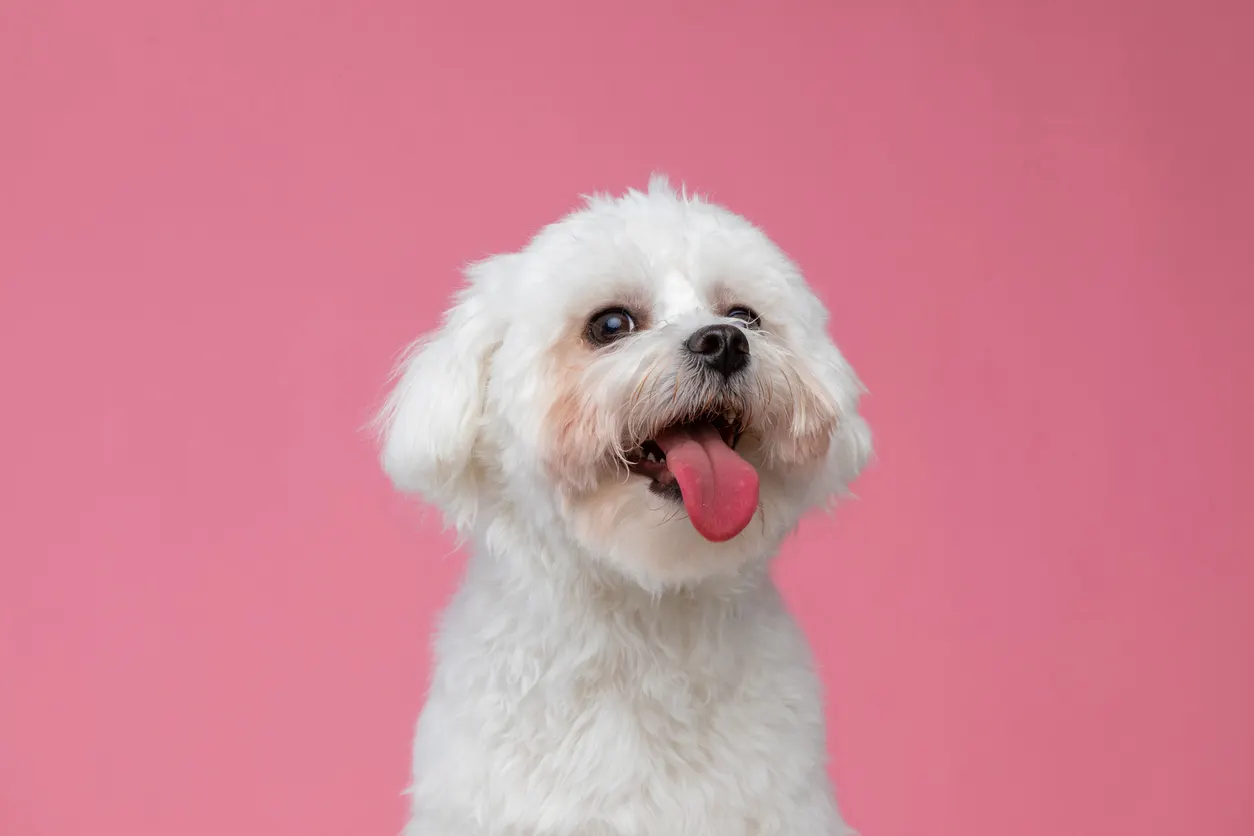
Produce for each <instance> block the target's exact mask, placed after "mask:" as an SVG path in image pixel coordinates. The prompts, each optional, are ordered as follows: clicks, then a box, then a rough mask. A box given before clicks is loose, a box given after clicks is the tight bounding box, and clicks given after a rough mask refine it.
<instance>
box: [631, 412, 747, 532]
mask: <svg viewBox="0 0 1254 836" xmlns="http://www.w3.org/2000/svg"><path fill="white" fill-rule="evenodd" d="M743 431H744V425H743V423H742V420H741V415H740V414H739V413H738V412H736V411H734V410H727V411H725V412H720V413H713V412H711V413H705V414H702V415H698V416H696V417H694V418H692V419H689V420H684V421H681V422H678V423H675V424H671V425H669V426H666V427H664V428H662V429H661V430H660V431H659V432H658V433H657V434H656V435H654V436H653V437H652V438H649V439H646V440H645V441H643V442H641V443H640V445H639V446H637V447H636V448H635V449H634V450H632V451H631V452H630V453H629V454H628V455H627V465H628V468H629V469H630V470H631V472H632V473H634V474H637V475H639V476H644V477H645V478H647V479H649V480H650V484H649V490H651V491H652V492H653V493H655V494H657V495H658V496H661V497H664V498H666V499H669V500H671V501H673V502H682V503H683V504H684V508H685V509H686V510H687V511H688V517H689V519H690V520H691V521H692V524H693V526H694V527H695V528H696V529H697V531H698V532H699V533H700V534H701V535H702V536H703V537H705V538H706V539H708V540H713V541H715V542H721V541H723V540H729V539H731V538H732V537H735V536H736V535H737V534H739V533H740V532H741V531H742V530H743V529H744V527H745V526H746V525H748V524H749V520H750V519H751V518H752V517H753V514H754V512H755V511H756V510H757V505H758V472H757V470H755V469H754V467H753V465H751V464H749V463H748V462H747V461H745V460H744V459H743V458H741V457H740V455H739V454H737V453H736V445H737V444H738V443H739V441H740V436H741V434H742V433H743Z"/></svg>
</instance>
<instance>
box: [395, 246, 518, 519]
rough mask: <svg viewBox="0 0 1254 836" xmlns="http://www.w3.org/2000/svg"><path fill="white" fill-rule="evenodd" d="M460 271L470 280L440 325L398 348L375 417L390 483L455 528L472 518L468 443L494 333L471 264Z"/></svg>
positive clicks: (478, 417) (473, 480) (475, 429)
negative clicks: (392, 378) (391, 379)
mask: <svg viewBox="0 0 1254 836" xmlns="http://www.w3.org/2000/svg"><path fill="white" fill-rule="evenodd" d="M468 274H469V275H470V277H471V280H472V281H471V284H470V285H469V286H468V287H466V288H465V289H463V290H462V291H461V292H460V293H458V295H457V296H456V297H455V299H454V304H453V307H452V308H450V309H449V311H448V312H447V313H446V314H445V316H444V321H443V323H442V324H441V326H440V328H439V329H438V330H437V331H435V332H434V333H433V334H430V335H428V336H427V337H425V338H423V339H421V340H419V341H418V342H417V343H415V344H414V345H413V346H411V347H410V349H409V351H408V352H407V353H406V355H405V358H404V359H403V360H402V361H401V363H400V365H399V366H398V368H397V370H396V377H397V378H398V379H397V383H396V386H395V388H394V389H393V390H392V393H391V394H390V395H389V396H388V399H387V403H386V404H385V405H384V407H383V409H382V411H381V412H380V414H379V418H378V422H379V425H380V426H381V428H382V440H383V452H382V457H381V460H382V464H383V470H384V472H385V473H387V475H388V477H389V478H390V479H391V480H392V484H393V485H395V486H396V488H397V489H398V490H400V491H404V492H406V493H417V494H421V495H422V496H423V497H424V498H425V499H426V500H427V501H428V502H430V503H432V504H433V505H436V506H437V507H439V508H440V509H441V510H443V511H444V513H445V515H446V517H447V519H448V521H449V522H451V523H452V524H454V525H455V526H456V527H458V528H459V529H465V528H467V527H469V526H470V525H471V524H472V523H473V522H474V516H475V511H476V506H477V497H478V490H477V488H476V484H477V476H478V474H477V470H478V468H477V466H476V464H475V458H474V453H475V445H476V442H477V440H478V438H479V433H480V428H481V426H482V418H483V405H484V397H485V390H486V388H487V382H488V367H489V364H490V361H491V357H492V353H493V351H494V350H495V348H496V346H497V345H498V344H499V339H500V334H499V332H498V331H497V329H496V328H495V327H494V324H493V322H492V319H491V316H490V314H489V312H488V308H487V305H486V304H485V302H484V298H485V297H484V290H483V289H482V288H481V287H480V286H479V285H478V283H476V282H475V281H474V278H475V268H472V270H471V271H468Z"/></svg>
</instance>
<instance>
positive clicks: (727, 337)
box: [688, 325, 749, 377]
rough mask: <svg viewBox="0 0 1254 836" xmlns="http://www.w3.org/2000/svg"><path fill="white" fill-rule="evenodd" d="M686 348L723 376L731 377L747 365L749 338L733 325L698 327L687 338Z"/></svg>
mask: <svg viewBox="0 0 1254 836" xmlns="http://www.w3.org/2000/svg"><path fill="white" fill-rule="evenodd" d="M688 350H689V351H691V352H692V353H693V354H695V355H697V356H698V357H700V358H701V360H702V361H704V362H705V364H706V365H707V366H709V367H710V368H711V369H713V370H714V371H716V372H718V373H719V374H721V375H722V376H723V377H731V376H732V375H733V374H735V373H736V372H738V371H740V370H741V369H743V368H744V367H745V366H747V365H749V340H748V338H747V337H745V332H744V331H743V330H741V329H740V328H737V327H736V326H735V325H707V326H705V327H704V328H698V329H697V330H696V331H694V332H693V333H692V336H691V337H689V338H688Z"/></svg>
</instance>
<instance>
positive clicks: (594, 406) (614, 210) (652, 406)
mask: <svg viewBox="0 0 1254 836" xmlns="http://www.w3.org/2000/svg"><path fill="white" fill-rule="evenodd" d="M466 278H467V281H466V283H465V286H464V287H463V289H462V290H461V291H460V292H459V293H458V294H457V296H456V297H455V299H454V300H453V304H452V306H451V308H450V309H449V310H448V311H447V313H446V314H445V317H444V319H443V321H442V324H441V325H440V326H439V327H438V328H437V330H435V332H434V333H432V334H431V335H429V336H428V337H426V338H425V339H422V340H420V341H419V342H418V343H416V344H415V345H414V346H413V347H412V348H411V349H410V351H409V352H408V353H407V354H406V356H405V357H404V359H403V360H402V362H401V363H400V365H399V366H398V369H397V373H396V377H395V378H394V381H393V388H392V391H391V394H390V395H389V396H388V398H387V401H386V404H385V405H384V407H383V409H382V411H381V413H380V416H379V424H380V435H381V447H382V454H381V459H382V466H383V469H384V471H385V472H386V473H387V475H388V476H389V477H390V479H391V481H392V482H393V484H394V485H395V487H396V488H397V489H399V490H400V491H402V492H405V493H413V494H418V495H420V496H421V497H423V498H424V499H425V500H426V501H427V502H429V503H430V504H432V505H434V506H436V507H438V508H439V509H440V510H441V512H442V513H443V515H444V517H445V519H446V521H447V522H448V523H449V524H450V525H451V526H453V527H455V528H456V530H457V532H458V533H459V535H460V536H461V537H462V539H463V540H464V541H465V542H467V543H468V544H470V545H471V546H473V550H472V551H473V553H472V555H471V557H470V559H469V562H468V565H467V568H466V570H465V576H464V579H463V582H462V583H461V586H460V589H459V590H458V592H457V593H456V594H455V596H454V598H453V600H452V602H451V603H450V605H449V606H448V608H447V610H446V611H445V613H444V615H443V618H442V621H441V624H440V627H439V629H438V631H437V636H436V639H435V643H434V659H435V663H434V673H433V676H432V682H431V686H430V692H429V695H428V699H427V701H426V706H425V708H424V710H423V711H422V713H421V716H420V719H419V721H418V729H417V734H416V737H415V740H414V747H413V783H412V786H411V788H410V790H409V792H410V794H411V795H412V812H411V817H410V819H409V823H408V825H407V827H406V830H405V834H406V836H774V834H781V836H782V835H783V834H787V835H788V836H837V835H838V834H845V833H852V832H853V831H851V830H849V829H848V828H847V826H846V825H845V823H844V820H843V818H842V816H841V814H840V813H839V811H838V808H837V804H836V801H835V796H834V792H833V790H832V787H831V784H830V782H829V778H828V775H827V769H826V745H825V728H824V719H823V711H822V697H821V693H820V684H819V682H818V679H817V677H816V674H815V672H814V669H813V665H812V661H811V657H810V651H809V648H808V645H807V643H806V641H805V639H804V637H803V635H802V634H801V632H800V630H799V628H798V627H797V625H796V624H795V622H794V621H793V620H792V618H791V617H790V616H789V614H788V613H787V611H786V609H785V607H784V604H783V603H782V601H781V599H780V595H779V593H778V591H777V590H776V588H775V586H774V585H773V584H772V582H771V579H770V575H769V572H768V566H769V563H770V560H771V558H772V556H773V555H774V554H775V553H776V552H777V550H778V548H779V546H780V544H781V541H783V539H784V538H785V537H786V536H787V535H788V534H789V533H790V532H791V531H792V530H793V529H794V528H795V526H796V525H797V522H798V520H799V519H800V518H801V516H802V515H803V514H804V513H806V512H807V511H809V510H811V509H815V508H819V507H822V506H829V505H831V504H832V502H833V501H834V500H836V499H839V498H840V497H842V496H845V495H847V493H848V491H847V488H848V486H849V484H850V482H851V481H852V480H853V479H854V478H855V477H856V476H857V475H858V474H859V472H860V471H861V470H862V469H863V467H864V466H865V464H866V462H867V460H868V457H869V455H870V453H871V438H870V432H869V429H868V427H867V424H866V422H865V421H864V419H863V418H862V417H861V416H860V415H859V413H858V401H859V398H860V396H861V394H862V391H863V390H862V386H861V384H860V383H859V381H858V378H857V376H856V375H855V373H854V371H853V370H852V368H851V367H850V365H849V364H848V363H847V362H846V361H845V359H844V357H843V356H842V355H841V353H840V351H839V350H838V349H837V348H836V346H835V345H834V344H833V342H832V341H831V339H830V338H829V336H828V332H827V312H826V310H825V309H824V307H823V305H822V304H821V303H820V302H819V300H818V298H817V297H816V296H815V295H814V293H813V292H812V291H811V290H810V288H809V287H808V285H807V283H806V281H805V280H804V278H803V277H802V275H801V273H800V271H799V270H798V268H797V267H796V266H795V265H794V264H793V262H792V261H791V260H790V259H789V258H788V257H787V256H786V255H785V254H784V253H783V252H782V251H781V250H780V249H779V248H778V247H777V246H776V245H775V244H774V243H772V241H771V240H770V239H769V238H768V237H767V236H766V235H765V234H764V233H763V232H762V231H760V230H759V229H758V228H757V227H756V226H754V225H753V224H751V223H750V222H749V221H747V220H746V219H744V218H742V217H741V216H739V215H737V214H735V213H733V212H731V211H729V210H728V209H726V208H723V207H721V206H719V205H717V204H715V203H713V202H711V201H709V200H707V199H705V198H702V197H699V196H694V195H690V194H689V193H688V192H687V190H686V189H679V190H676V189H675V188H674V187H672V186H671V185H670V184H669V182H668V181H667V179H666V178H665V177H662V176H656V175H655V176H654V177H653V178H652V179H651V181H650V183H649V185H648V188H647V189H646V190H645V191H639V190H629V191H627V192H626V193H624V194H622V195H620V196H617V197H611V196H604V195H598V196H593V197H590V198H588V199H587V202H586V205H584V206H583V207H582V208H580V209H578V210H577V211H574V212H573V213H572V214H570V215H568V216H567V217H565V218H564V219H562V220H559V221H557V222H556V223H554V224H552V225H550V226H548V227H546V228H544V229H543V230H541V231H540V232H539V233H538V234H537V235H536V236H535V237H534V238H533V239H532V240H531V241H530V242H529V243H528V244H527V245H526V246H525V247H524V248H523V249H522V250H520V251H519V252H516V253H512V254H507V255H500V256H494V257H492V258H489V259H487V260H485V261H482V262H481V263H478V264H476V265H473V266H471V267H470V268H468V269H467V271H466Z"/></svg>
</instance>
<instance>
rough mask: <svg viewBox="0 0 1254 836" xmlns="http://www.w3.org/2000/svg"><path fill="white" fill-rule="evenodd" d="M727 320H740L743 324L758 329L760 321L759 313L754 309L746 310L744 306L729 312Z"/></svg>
mask: <svg viewBox="0 0 1254 836" xmlns="http://www.w3.org/2000/svg"><path fill="white" fill-rule="evenodd" d="M727 318H728V319H739V320H740V321H741V322H743V323H745V324H746V325H748V326H749V327H750V328H757V327H758V322H759V319H760V318H759V317H758V312H757V311H755V310H754V309H753V308H746V307H743V306H742V307H738V308H732V309H731V310H730V311H728V312H727Z"/></svg>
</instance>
